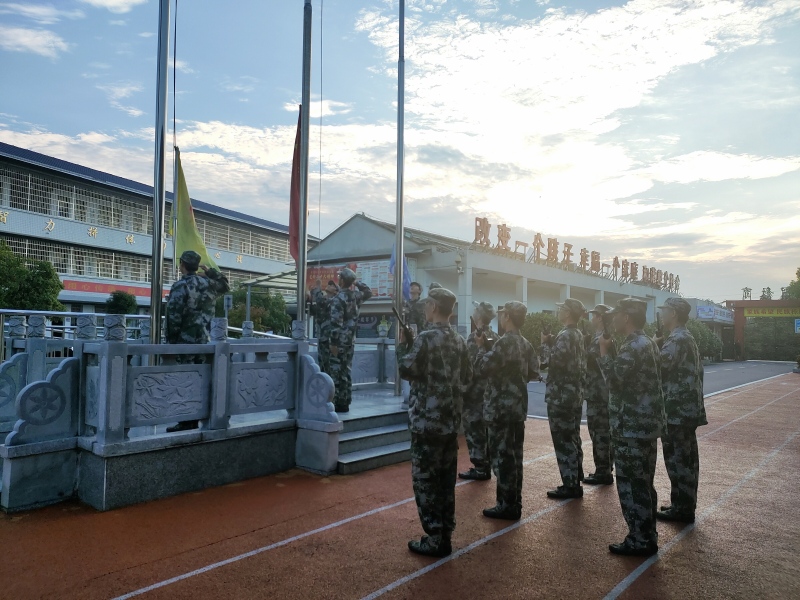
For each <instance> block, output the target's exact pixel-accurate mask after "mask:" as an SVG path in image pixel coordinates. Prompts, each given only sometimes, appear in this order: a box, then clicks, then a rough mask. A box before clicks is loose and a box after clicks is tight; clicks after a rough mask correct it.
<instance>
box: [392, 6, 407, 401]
mask: <svg viewBox="0 0 800 600" xmlns="http://www.w3.org/2000/svg"><path fill="white" fill-rule="evenodd" d="M405 20H406V2H405V0H400V37H399V40H398V41H399V46H400V52H399V56H398V60H397V224H396V225H395V261H394V306H395V308H396V309H397V313H398V314H403V277H404V273H403V269H404V268H405V264H404V263H405V260H404V259H405V248H404V246H403V239H404V235H403V166H404V164H405V148H404V140H403V129H404V126H405V76H406V58H405V26H406V23H405ZM399 339H400V324H399V323H398V324H397V327H396V328H395V342H397V340H399ZM394 387H395V390H394V393H395V395H399V394H400V393H401V385H400V378H399V377H395V386H394Z"/></svg>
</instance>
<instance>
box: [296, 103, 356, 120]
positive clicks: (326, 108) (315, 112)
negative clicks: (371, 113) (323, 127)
mask: <svg viewBox="0 0 800 600" xmlns="http://www.w3.org/2000/svg"><path fill="white" fill-rule="evenodd" d="M299 104H300V102H287V103H285V104H284V105H283V109H284V110H287V111H289V112H297V106H298V105H299ZM352 109H353V105H352V104H350V103H348V102H337V101H336V100H312V101H311V112H310V113H309V116H310V117H311V118H312V119H319V118H320V116H322V117H330V116H334V115H346V114H348V113H349V112H350V111H352Z"/></svg>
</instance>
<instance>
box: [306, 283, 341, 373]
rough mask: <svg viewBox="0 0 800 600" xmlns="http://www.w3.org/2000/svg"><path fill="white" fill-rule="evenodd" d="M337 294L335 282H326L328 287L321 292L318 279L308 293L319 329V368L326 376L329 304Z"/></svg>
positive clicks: (328, 356) (329, 349)
mask: <svg viewBox="0 0 800 600" xmlns="http://www.w3.org/2000/svg"><path fill="white" fill-rule="evenodd" d="M338 293H339V286H338V285H336V282H335V281H333V280H330V281H328V285H327V287H326V288H325V290H324V291H323V289H322V282H321V281H320V280H319V279H318V280H317V285H316V287H314V289H312V290H311V291H310V292H309V296H310V298H311V308H312V310H313V314H314V319H315V320H316V322H317V327H318V328H319V334H318V337H317V358H318V359H319V360H318V362H319V368H320V369H321V370H322V372H323V373H327V374H328V375H330V374H331V302H332V301H333V298H334V297H335V296H336V294H338Z"/></svg>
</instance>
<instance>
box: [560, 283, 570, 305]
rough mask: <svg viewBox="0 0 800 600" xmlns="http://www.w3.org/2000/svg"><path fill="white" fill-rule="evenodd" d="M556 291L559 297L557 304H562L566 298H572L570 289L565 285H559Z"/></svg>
mask: <svg viewBox="0 0 800 600" xmlns="http://www.w3.org/2000/svg"><path fill="white" fill-rule="evenodd" d="M558 291H559V295H558V297H559V300H558V301H559V302H564V300H566V299H567V298H571V297H572V295H571V294H572V289H571V288H570V286H569V284H566V283H565V284H563V285H561V286H560V288H559V290H558Z"/></svg>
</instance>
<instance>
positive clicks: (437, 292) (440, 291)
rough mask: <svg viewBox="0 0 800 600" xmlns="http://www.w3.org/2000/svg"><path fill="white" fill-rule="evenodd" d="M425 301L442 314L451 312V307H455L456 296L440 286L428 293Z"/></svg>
mask: <svg viewBox="0 0 800 600" xmlns="http://www.w3.org/2000/svg"><path fill="white" fill-rule="evenodd" d="M426 300H430V301H431V302H433V303H435V304H436V306H438V307H439V309H440V310H442V311H444V312H453V307H454V306H455V305H456V295H455V294H454V293H453V292H451V291H450V290H446V289H444V288H443V287H441V286H440V287H437V288H433V289H432V290H431V291H429V292H428V297H427V298H426Z"/></svg>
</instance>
